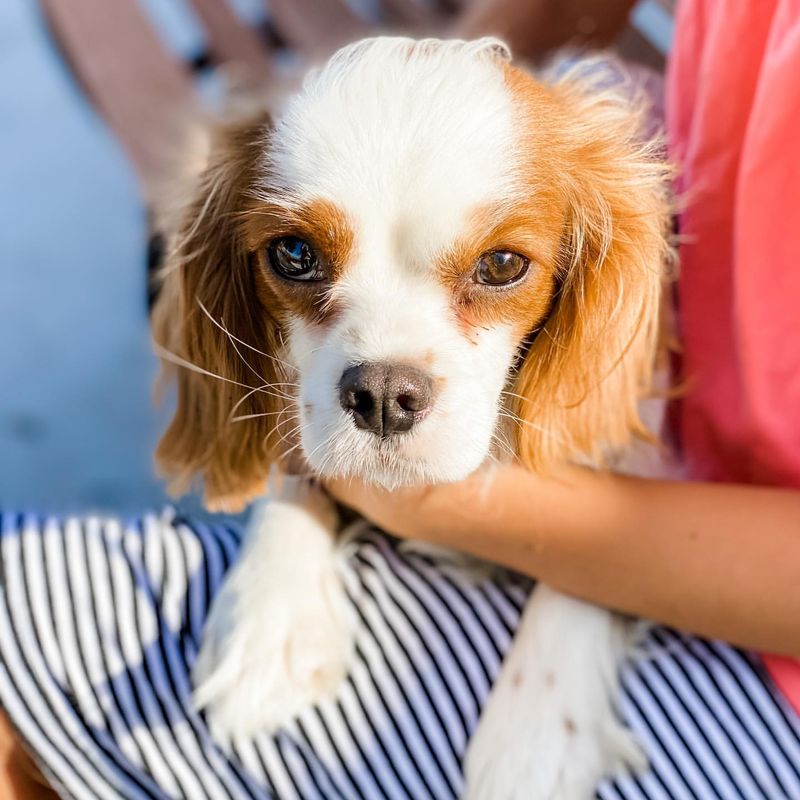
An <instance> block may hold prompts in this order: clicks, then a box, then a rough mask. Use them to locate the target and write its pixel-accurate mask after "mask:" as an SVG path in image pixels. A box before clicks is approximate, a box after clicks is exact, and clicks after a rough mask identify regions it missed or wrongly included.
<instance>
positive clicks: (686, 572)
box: [330, 466, 800, 657]
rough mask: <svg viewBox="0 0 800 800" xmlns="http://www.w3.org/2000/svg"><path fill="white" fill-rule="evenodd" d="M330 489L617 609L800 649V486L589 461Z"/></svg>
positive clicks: (377, 515)
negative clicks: (544, 469) (665, 477)
mask: <svg viewBox="0 0 800 800" xmlns="http://www.w3.org/2000/svg"><path fill="white" fill-rule="evenodd" d="M487 481H488V482H487ZM330 489H331V491H332V492H333V494H334V495H335V496H336V497H337V498H338V499H340V500H341V501H342V502H344V503H345V504H346V505H349V506H351V507H353V508H355V509H356V510H358V511H359V512H360V513H362V514H363V515H364V516H366V517H367V518H369V519H372V520H373V521H375V522H376V523H377V524H378V525H380V526H382V527H384V528H385V529H386V530H388V531H390V532H393V533H395V534H397V535H399V536H404V537H409V538H421V539H426V540H429V541H431V542H435V543H437V544H441V545H446V546H448V547H452V548H455V549H459V550H463V551H465V552H468V553H471V554H473V555H476V556H479V557H481V558H484V559H487V560H490V561H494V562H496V563H499V564H502V565H504V566H507V567H510V568H512V569H515V570H517V571H519V572H522V573H525V574H528V575H530V576H532V577H535V578H537V579H540V580H542V581H544V582H546V583H547V584H549V585H550V586H552V587H553V588H555V589H559V590H560V591H563V592H566V593H568V594H572V595H575V596H577V597H580V598H583V599H585V600H588V601H591V602H594V603H597V604H599V605H603V606H606V607H609V608H613V609H616V610H618V611H623V612H626V613H629V614H633V615H636V616H639V617H644V618H647V619H652V620H656V621H658V622H662V623H665V624H668V625H674V626H676V627H679V628H683V629H686V630H689V631H692V632H694V633H697V634H700V635H703V636H709V637H717V638H721V639H724V640H726V641H729V642H731V643H733V644H737V645H740V646H744V647H751V648H754V649H757V650H762V651H768V652H774V653H782V654H786V655H794V656H798V657H800V492H795V491H788V490H786V491H785V490H780V489H768V488H756V487H745V486H728V485H721V484H692V483H673V482H668V481H656V480H646V479H638V478H628V477H623V476H619V475H613V474H609V473H600V472H593V471H590V470H588V469H580V468H573V469H569V470H567V471H565V472H564V473H563V474H562V475H560V476H558V478H550V479H545V478H541V477H537V476H535V475H532V474H530V473H528V472H526V471H525V470H523V469H522V468H520V467H515V466H506V467H501V468H499V469H498V470H497V472H496V473H495V474H494V477H493V478H488V479H487V477H486V476H485V475H476V476H473V477H472V478H469V479H467V480H466V481H464V482H462V483H458V484H452V485H446V486H439V487H435V488H431V489H422V490H420V489H409V490H403V491H399V492H392V493H390V492H386V491H382V490H380V489H376V488H374V487H369V486H365V485H363V484H358V483H352V482H348V481H336V482H333V483H332V484H330Z"/></svg>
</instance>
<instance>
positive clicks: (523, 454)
mask: <svg viewBox="0 0 800 800" xmlns="http://www.w3.org/2000/svg"><path fill="white" fill-rule="evenodd" d="M637 124H638V118H637V115H636V114H635V113H634V111H633V110H632V109H631V108H630V107H629V106H627V105H626V104H625V103H624V102H623V101H621V100H620V99H619V98H618V97H617V96H616V95H614V94H612V93H610V92H608V91H607V90H606V91H604V92H601V91H599V90H597V89H595V88H594V87H593V86H591V85H590V84H589V83H587V81H586V79H585V78H583V79H577V78H572V79H570V78H567V79H565V80H562V81H561V82H559V83H556V84H554V85H544V84H541V83H538V82H536V81H534V80H533V79H532V78H531V77H529V76H528V75H526V74H525V73H523V72H521V71H519V70H517V69H516V68H514V67H512V66H511V65H510V64H509V63H508V58H507V53H506V51H505V50H504V48H503V47H502V46H501V45H500V44H499V43H497V42H495V41H492V40H484V41H479V42H474V43H461V42H434V41H427V42H419V43H414V42H411V41H410V40H404V39H375V40H368V41H366V42H361V43H359V44H356V45H353V46H351V47H349V48H346V49H345V50H343V51H340V52H339V53H338V54H337V55H336V56H334V58H333V59H332V60H331V61H330V62H329V63H328V64H327V65H326V66H325V67H324V68H323V69H322V70H320V71H319V72H317V73H315V74H313V75H311V76H309V78H308V79H307V81H306V83H305V85H304V88H303V90H302V91H301V92H299V93H298V94H297V95H295V96H294V97H292V98H291V100H290V102H289V103H288V104H287V106H286V107H285V108H284V109H283V111H282V113H281V114H280V115H279V116H278V117H277V119H276V121H275V122H274V123H272V122H270V121H268V120H267V119H266V118H260V119H255V120H249V121H247V122H245V123H240V124H236V125H233V126H231V127H230V128H228V129H227V130H225V131H223V132H222V133H221V134H220V135H219V141H218V142H217V143H216V144H215V146H214V147H213V148H212V153H211V156H210V162H209V166H208V168H207V170H206V172H205V173H204V175H203V176H201V179H200V181H199V185H198V186H197V187H195V189H194V192H193V196H192V199H191V202H190V203H189V204H188V206H187V209H186V211H185V212H184V215H183V219H182V220H181V223H180V227H181V231H180V233H179V235H178V237H177V238H176V242H175V246H174V253H173V263H172V264H171V265H170V266H169V267H168V278H167V285H166V286H165V291H164V293H163V296H162V299H161V301H160V304H159V308H158V309H157V314H156V332H157V339H160V340H161V341H162V343H163V344H164V345H165V346H166V347H167V348H169V349H170V350H172V351H173V352H175V351H177V354H178V355H179V356H180V357H181V358H182V359H185V360H186V361H188V362H191V363H193V364H195V365H196V366H199V367H201V368H202V369H203V370H206V371H208V372H212V373H214V374H215V375H217V376H219V377H221V378H223V379H224V380H222V381H220V380H217V381H215V380H214V378H212V377H210V376H208V375H202V376H201V375H198V374H197V373H196V372H195V373H192V372H186V373H182V374H181V376H180V383H179V401H178V402H179V406H178V410H177V412H176V416H175V419H174V420H173V423H172V426H171V428H170V430H169V431H168V432H167V434H166V436H165V438H164V440H163V441H162V444H161V448H160V457H161V460H162V463H163V464H164V465H165V467H166V468H167V471H169V472H172V473H174V474H177V475H178V476H179V477H183V478H188V477H189V475H190V474H192V473H196V472H200V473H202V474H203V475H204V477H205V479H206V486H207V490H208V492H209V494H210V496H211V499H212V500H215V499H216V500H224V501H227V502H228V503H230V501H231V500H232V499H244V498H246V497H247V496H249V495H250V494H252V493H257V492H258V491H259V490H260V485H261V483H262V482H263V478H264V475H265V474H266V471H267V469H268V468H269V465H270V463H271V461H273V460H274V459H275V458H276V457H278V458H280V456H281V454H282V453H286V452H287V451H288V450H289V449H291V448H294V447H295V445H297V446H298V447H299V448H301V449H302V452H303V454H304V455H305V458H306V459H307V461H308V463H309V464H310V466H311V467H312V468H313V469H314V470H315V471H316V472H317V473H318V474H331V475H334V474H335V475H352V476H356V477H360V478H364V479H367V480H372V481H377V482H380V483H382V484H384V485H386V486H389V487H392V486H397V485H401V484H407V483H420V482H425V483H433V482H441V481H451V480H457V479H459V478H462V477H465V476H467V475H468V474H469V473H470V472H472V471H473V470H475V469H476V468H477V467H478V466H479V465H480V464H481V463H482V462H483V461H484V460H485V459H486V458H487V456H488V455H489V454H490V453H491V452H492V451H493V449H495V448H497V447H498V446H499V447H500V448H501V449H503V450H506V451H507V450H509V449H513V451H515V453H516V454H517V455H518V456H519V457H520V458H522V460H523V461H525V462H526V463H528V464H529V465H531V466H543V465H545V464H547V463H550V462H552V461H553V460H554V459H567V458H574V457H580V456H591V457H595V458H596V457H598V455H599V454H600V451H601V450H602V449H603V448H604V447H606V446H618V445H620V444H623V443H624V442H625V441H626V439H627V438H628V436H629V435H630V433H631V431H632V430H633V429H634V428H635V427H636V424H637V417H636V411H635V406H636V400H637V398H638V395H639V392H640V390H641V388H642V387H643V385H644V384H646V382H647V377H648V374H649V369H650V366H651V363H652V357H653V345H654V338H655V327H656V324H655V323H656V308H657V297H658V291H659V274H660V267H661V262H662V259H663V256H664V249H665V245H664V233H665V222H666V213H667V208H666V202H665V189H664V181H663V177H664V171H663V165H662V164H661V163H659V161H658V160H657V159H656V158H654V156H653V154H652V153H651V152H650V150H648V148H647V147H646V146H645V145H642V144H641V143H639V142H637V141H636V138H635V137H636V129H637ZM176 322H178V323H179V324H178V325H176V324H175V323H176ZM509 418H510V419H511V423H510V426H505V427H508V430H510V431H511V432H512V434H513V436H512V439H511V440H509V441H505V440H501V436H502V435H503V434H500V430H501V428H503V427H504V426H503V424H502V423H503V422H504V421H505V420H506V419H509Z"/></svg>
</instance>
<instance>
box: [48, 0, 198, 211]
mask: <svg viewBox="0 0 800 800" xmlns="http://www.w3.org/2000/svg"><path fill="white" fill-rule="evenodd" d="M41 4H42V7H43V9H44V11H45V12H46V14H47V16H48V18H49V21H50V24H51V26H52V29H53V31H54V33H55V35H56V36H57V38H58V39H59V41H60V44H61V46H62V48H63V49H64V51H65V53H66V56H67V58H68V60H69V62H70V64H71V65H72V67H73V69H74V70H75V72H76V73H77V77H78V79H79V80H80V81H81V82H82V83H83V85H84V87H85V88H86V90H87V91H88V93H89V94H90V96H91V99H92V100H93V101H94V103H95V105H96V106H97V108H98V109H99V111H100V113H101V114H102V115H103V117H104V118H105V120H106V121H107V122H108V124H109V125H110V126H111V128H112V129H113V131H114V133H115V134H116V135H117V137H118V139H119V140H120V142H121V143H122V145H123V146H124V148H125V149H126V150H127V152H128V154H129V155H130V157H131V159H132V160H133V163H134V165H135V167H136V171H137V173H138V175H139V177H140V179H141V183H142V186H143V188H144V191H145V194H146V195H147V196H148V197H149V196H152V195H151V193H152V192H153V191H154V189H155V187H156V184H157V181H158V174H159V171H160V167H161V164H162V163H163V154H164V148H165V147H166V146H167V145H168V143H169V142H170V141H171V139H172V133H173V128H174V125H175V124H177V119H178V116H177V115H178V114H179V113H180V111H181V110H182V109H184V108H189V107H190V106H191V105H192V103H193V99H194V98H193V87H192V81H191V76H190V74H189V71H188V69H187V68H186V67H185V66H184V65H183V64H181V63H180V62H179V61H178V60H177V59H176V58H174V57H173V56H172V55H171V54H170V53H169V52H167V50H166V49H165V48H164V46H163V44H162V42H161V41H160V39H159V38H158V36H157V34H156V32H155V30H154V29H153V28H152V27H151V25H150V23H149V21H148V20H147V19H146V17H145V16H144V14H143V12H142V10H141V8H140V7H139V4H138V2H137V0H102V1H101V2H98V0H41Z"/></svg>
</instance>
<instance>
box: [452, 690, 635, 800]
mask: <svg viewBox="0 0 800 800" xmlns="http://www.w3.org/2000/svg"><path fill="white" fill-rule="evenodd" d="M516 677H517V681H516V683H517V685H516V686H510V687H506V686H504V685H498V686H497V687H496V688H497V689H499V690H500V691H496V692H493V694H492V696H491V698H490V702H489V703H488V704H487V706H486V708H485V710H484V712H483V715H482V717H481V722H480V726H479V728H478V730H477V732H476V734H475V736H474V737H473V738H472V741H471V742H470V745H469V750H468V752H467V757H466V764H465V779H466V792H465V793H464V798H465V800H591V798H593V797H594V796H595V790H596V788H597V785H598V784H599V783H600V781H601V780H602V779H603V778H604V777H605V776H606V775H609V774H610V773H612V772H613V771H615V770H616V769H618V768H619V767H620V766H622V765H629V766H631V767H632V768H635V769H641V768H643V767H644V766H645V765H646V760H645V759H644V756H643V755H642V753H641V750H640V749H639V747H638V745H637V743H636V741H635V739H634V738H633V735H632V733H631V732H630V731H629V730H628V729H627V728H624V727H623V726H622V725H621V724H620V723H619V722H618V720H617V719H616V718H615V716H614V714H613V713H612V711H611V709H610V708H609V709H607V711H604V712H602V714H601V715H600V716H599V717H598V716H597V715H596V714H595V713H594V711H592V710H590V711H589V713H586V709H579V708H577V707H575V706H574V705H573V704H572V703H570V702H568V699H567V698H555V699H554V700H549V699H548V698H547V696H546V695H543V694H542V690H543V689H545V688H549V689H550V691H551V694H556V693H557V692H555V691H554V688H555V687H551V686H544V685H542V686H538V687H530V691H525V690H524V688H523V687H524V678H522V677H521V676H516ZM548 683H549V681H548ZM507 688H510V689H516V690H517V691H513V692H512V691H506V689H507ZM534 698H535V701H534Z"/></svg>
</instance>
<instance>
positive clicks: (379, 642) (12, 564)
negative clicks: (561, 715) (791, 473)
mask: <svg viewBox="0 0 800 800" xmlns="http://www.w3.org/2000/svg"><path fill="white" fill-rule="evenodd" d="M0 543H1V554H0V555H1V557H0V568H1V569H2V572H0V589H2V596H1V597H0V657H2V663H1V664H0V700H1V701H2V704H3V707H4V708H5V710H6V712H7V714H8V716H9V717H10V719H11V720H12V722H13V723H14V725H15V726H16V728H17V729H18V731H19V732H20V734H21V736H22V737H23V738H24V739H25V741H26V742H27V744H28V745H29V747H30V749H31V751H32V752H33V753H34V754H35V755H36V756H37V758H38V761H39V763H40V765H41V766H42V768H43V771H44V772H45V774H46V775H47V776H48V778H49V779H50V780H51V782H52V783H53V785H54V787H55V788H57V790H58V791H59V792H60V793H61V794H63V796H64V797H68V798H76V800H78V799H79V800H90V799H91V800H95V799H96V798H102V799H103V800H106V798H108V800H111V799H112V798H132V799H134V800H144V799H145V798H188V800H203V798H212V799H213V800H239V799H240V798H282V799H283V798H292V799H295V798H302V799H303V800H306V798H308V799H310V800H317V799H318V798H325V800H381V799H382V798H389V799H390V800H405V799H406V798H408V799H409V800H426V799H427V798H436V799H437V800H440V799H441V800H449V799H451V798H456V797H458V796H459V792H460V789H461V787H462V772H461V760H462V756H463V753H464V750H465V746H466V742H467V739H468V737H469V735H470V732H471V731H473V730H474V728H475V725H476V722H477V720H478V716H479V713H480V708H481V705H482V703H483V702H484V700H485V698H486V696H487V693H488V691H489V687H490V686H491V683H492V680H493V678H494V677H495V676H496V674H497V672H498V669H499V666H500V662H501V659H502V656H503V653H504V651H505V650H506V648H507V647H508V645H509V643H510V641H511V637H512V634H513V630H514V626H515V624H516V622H517V619H518V616H519V612H520V609H521V608H522V605H523V603H524V602H525V599H526V596H527V592H528V589H529V585H528V584H527V583H526V582H524V581H522V580H521V579H514V578H507V579H503V580H500V579H497V578H493V579H491V580H490V579H488V578H487V579H486V580H483V581H477V580H476V579H475V577H474V575H473V576H470V577H469V578H467V577H463V578H462V577H459V575H458V574H457V573H454V571H453V569H452V568H450V567H444V566H443V565H441V564H438V563H437V562H436V561H435V560H433V559H432V558H431V557H429V556H425V555H423V554H419V553H404V552H402V551H401V550H400V549H398V547H397V545H396V543H394V542H393V541H392V540H390V539H388V538H386V537H385V536H383V535H381V534H379V533H377V532H374V531H368V530H365V532H364V534H363V535H362V536H361V537H360V538H359V539H358V541H357V542H356V544H355V546H354V547H353V554H352V557H351V558H350V559H349V561H348V566H347V567H346V569H345V573H346V574H345V583H346V585H347V588H348V592H349V593H350V594H351V596H352V598H353V599H354V600H355V601H356V603H357V608H358V613H359V619H360V623H359V629H358V634H357V658H356V663H355V667H354V669H353V671H352V674H351V675H350V677H349V678H348V680H347V682H346V683H345V685H343V686H342V688H341V691H340V692H339V695H338V698H337V699H336V702H331V703H330V704H328V705H325V706H322V707H320V708H316V709H309V710H308V711H307V712H306V713H305V714H303V715H302V717H300V718H299V719H297V720H296V721H295V722H294V723H293V724H292V725H291V726H289V727H288V728H287V729H286V730H285V731H283V732H282V733H281V734H280V735H279V736H277V737H276V738H274V739H273V738H270V737H266V736H263V737H261V738H259V739H258V740H256V741H255V742H253V744H252V745H251V746H248V747H246V748H243V749H236V750H234V751H233V752H232V753H231V754H230V755H228V754H225V753H224V752H223V751H222V750H221V749H219V748H218V747H217V746H215V744H214V743H213V742H212V741H211V739H210V736H209V733H208V730H207V728H206V725H205V724H204V720H203V717H202V715H198V714H197V713H195V712H194V710H193V709H192V707H191V703H190V683H189V675H190V667H191V665H192V663H193V661H194V659H195V657H196V655H197V650H198V644H199V642H200V636H201V631H202V627H203V620H204V618H205V616H206V613H207V611H208V606H209V601H210V599H211V598H212V597H213V595H214V592H215V590H216V588H217V587H218V586H219V584H220V581H221V580H222V577H223V575H224V573H225V570H226V569H227V568H228V566H229V564H230V563H231V561H232V560H233V559H234V557H235V556H236V551H237V549H238V547H239V532H238V531H237V530H234V529H232V528H229V527H223V526H211V525H206V524H203V523H200V522H191V523H188V522H184V521H181V520H179V519H175V518H173V516H172V515H171V513H170V512H166V513H164V514H163V515H161V516H156V515H151V516H145V517H143V518H142V519H139V520H134V521H131V522H127V523H122V522H120V521H118V520H100V519H96V518H87V519H70V520H66V521H59V520H41V519H37V518H34V517H19V516H13V515H6V516H4V517H3V518H2V538H1V540H0ZM623 687H624V697H623V699H622V709H623V712H624V715H625V717H626V719H627V721H628V723H629V724H630V725H631V726H632V727H633V728H634V729H635V730H636V732H637V734H638V737H639V740H640V741H641V742H642V743H643V745H644V747H645V749H646V751H647V753H648V755H649V758H650V762H651V768H650V770H649V771H648V772H647V773H645V774H643V775H637V776H632V775H619V776H617V777H616V779H615V780H613V781H611V780H609V781H606V782H605V783H604V784H603V785H602V786H601V787H600V788H599V790H598V796H599V797H600V798H603V800H612V798H613V799H614V800H621V799H623V798H625V799H627V800H633V799H634V798H635V799H636V800H640V799H642V798H650V799H651V800H672V799H673V798H677V800H682V798H704V799H705V798H716V799H717V800H736V799H737V798H747V799H748V800H750V799H752V800H762V799H763V798H767V800H797V798H800V720H798V718H797V716H795V715H794V713H793V712H792V711H791V710H790V708H789V707H788V706H787V704H786V703H785V702H784V700H783V699H782V698H780V697H779V696H778V695H777V694H776V692H775V690H774V688H773V687H772V685H771V684H770V683H769V682H768V680H767V679H766V678H765V676H764V674H763V672H762V670H761V667H760V666H759V664H758V662H757V661H756V660H755V659H754V658H753V657H751V656H749V655H747V654H745V653H742V652H740V651H737V650H735V649H732V648H730V647H728V646H725V645H722V644H719V643H715V642H706V641H702V640H699V639H694V638H691V637H688V636H684V635H681V634H679V633H676V632H674V631H671V630H667V629H663V628H659V629H656V630H654V631H653V632H652V633H651V635H650V636H649V638H648V640H647V642H646V645H645V647H644V651H643V653H642V655H641V657H638V658H637V660H636V662H635V663H631V664H630V665H628V666H627V667H626V669H625V671H624V675H623Z"/></svg>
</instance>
